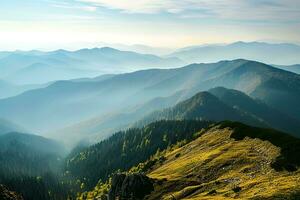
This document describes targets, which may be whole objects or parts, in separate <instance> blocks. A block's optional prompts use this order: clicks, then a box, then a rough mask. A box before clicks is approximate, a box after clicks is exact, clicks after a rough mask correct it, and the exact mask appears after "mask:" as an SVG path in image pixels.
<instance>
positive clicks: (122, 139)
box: [65, 120, 211, 190]
mask: <svg viewBox="0 0 300 200" xmlns="http://www.w3.org/2000/svg"><path fill="white" fill-rule="evenodd" d="M210 124H211V122H207V121H202V122H200V121H185V120H181V121H158V122H154V123H151V124H149V125H147V126H145V127H143V128H140V129H136V128H134V129H128V130H126V131H121V132H117V133H115V134H114V135H113V136H111V137H109V138H108V139H106V140H104V141H102V142H100V143H97V144H95V145H92V146H90V147H87V148H84V149H81V150H79V151H75V152H73V153H71V154H70V155H69V156H68V159H67V161H66V169H65V170H66V171H67V172H68V174H69V175H71V176H73V177H75V179H76V180H80V181H81V182H82V183H83V184H84V186H85V187H84V189H85V190H86V189H91V188H92V187H93V186H95V185H96V183H97V182H98V181H99V179H102V180H107V178H108V177H109V175H111V174H112V173H113V172H115V171H117V170H128V169H130V168H131V167H132V166H134V165H137V164H139V163H140V162H145V161H146V160H147V159H148V158H149V157H150V156H151V155H154V154H155V153H157V151H159V150H164V149H166V148H167V147H168V146H169V145H171V144H177V143H178V142H184V141H189V140H191V139H192V138H193V137H194V135H193V134H194V133H195V132H197V131H200V130H201V129H203V128H207V127H208V126H209V125H210Z"/></svg>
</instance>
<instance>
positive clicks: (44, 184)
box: [0, 132, 66, 200]
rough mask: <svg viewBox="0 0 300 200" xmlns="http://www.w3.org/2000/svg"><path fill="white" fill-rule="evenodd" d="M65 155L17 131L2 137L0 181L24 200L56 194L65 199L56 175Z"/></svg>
mask: <svg viewBox="0 0 300 200" xmlns="http://www.w3.org/2000/svg"><path fill="white" fill-rule="evenodd" d="M65 154H66V151H65V149H64V148H63V147H62V146H61V145H60V144H59V143H57V142H55V141H53V140H50V139H46V138H43V137H40V136H35V135H30V134H23V133H17V132H11V133H6V134H3V135H1V136H0V163H1V165H0V182H1V184H4V185H5V186H7V187H8V188H9V189H11V190H13V191H16V192H17V193H18V194H20V195H22V197H23V198H24V200H35V199H36V200H38V199H45V200H48V199H49V200H50V199H53V198H54V197H55V196H56V195H58V196H60V197H59V198H60V199H62V198H63V197H66V189H65V186H64V185H62V184H61V183H60V181H59V178H58V176H57V173H60V168H61V159H62V158H63V156H64V155H65ZM33 191H35V192H33ZM54 199H55V198H54Z"/></svg>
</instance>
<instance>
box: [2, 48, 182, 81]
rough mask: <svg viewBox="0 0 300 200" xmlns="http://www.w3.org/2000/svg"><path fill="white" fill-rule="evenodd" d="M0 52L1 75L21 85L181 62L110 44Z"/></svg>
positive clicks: (175, 64)
mask: <svg viewBox="0 0 300 200" xmlns="http://www.w3.org/2000/svg"><path fill="white" fill-rule="evenodd" d="M0 55H1V56H0V66H1V67H0V69H1V75H0V79H2V80H6V81H9V82H12V83H16V84H22V85H24V84H41V83H47V82H51V81H56V80H66V79H74V78H82V77H93V76H96V75H101V74H110V73H121V72H129V71H134V70H137V69H145V68H159V67H160V68H170V67H175V66H178V67H179V66H181V65H183V62H182V61H180V60H179V59H177V58H162V57H158V56H155V55H150V54H139V53H136V52H130V51H120V50H117V49H113V48H109V47H103V48H93V49H80V50H77V51H67V50H56V51H52V52H43V51H15V52H4V53H0Z"/></svg>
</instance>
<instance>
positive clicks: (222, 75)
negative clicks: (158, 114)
mask: <svg viewBox="0 0 300 200" xmlns="http://www.w3.org/2000/svg"><path fill="white" fill-rule="evenodd" d="M218 86H222V87H226V88H230V89H236V90H239V91H242V92H244V93H246V94H247V95H249V96H250V97H252V98H256V99H259V100H261V101H263V102H264V103H265V104H267V105H268V106H269V107H271V108H275V109H277V110H278V111H280V112H281V113H283V114H284V115H288V116H290V118H294V119H296V120H300V116H299V113H300V110H299V109H300V108H299V106H298V102H299V101H300V76H299V75H297V74H294V73H291V72H287V71H284V70H280V69H277V68H274V67H271V66H269V65H266V64H263V63H259V62H254V61H248V60H241V59H240V60H233V61H221V62H218V63H211V64H193V65H189V66H186V67H183V68H177V69H152V70H142V71H137V72H133V73H126V74H119V75H115V76H112V77H109V78H107V79H100V80H99V81H97V80H95V81H90V80H82V81H76V80H75V81H59V82H56V83H54V84H52V85H50V86H48V87H46V88H43V89H37V90H32V91H29V92H26V93H23V94H21V95H18V96H16V97H12V98H7V99H2V100H0V117H6V118H7V119H9V120H11V121H14V122H16V123H18V124H20V125H22V126H24V127H25V128H27V129H29V130H32V131H33V132H39V133H41V134H45V130H47V132H54V131H57V130H60V129H61V130H64V129H63V128H65V127H70V126H73V125H74V124H77V123H81V122H83V121H87V122H88V123H90V125H91V127H95V129H93V128H92V129H91V131H86V132H85V130H83V129H82V131H80V132H81V133H83V134H81V133H78V135H82V136H86V134H84V133H87V134H92V135H97V134H100V135H99V138H101V132H102V131H104V132H105V134H106V135H108V134H109V133H108V132H109V131H108V132H106V130H108V129H106V130H105V128H103V129H102V128H101V126H99V127H100V128H99V129H98V128H97V127H98V126H97V124H98V122H99V121H100V123H101V121H102V120H101V119H106V116H121V115H123V114H125V115H123V116H126V117H125V118H126V121H128V122H130V121H134V120H136V119H137V118H141V117H143V116H142V115H138V116H137V118H136V115H135V113H134V112H135V110H134V109H136V108H137V107H139V106H141V105H143V104H145V103H147V102H151V101H152V102H153V101H155V99H156V100H157V99H162V100H163V98H168V97H170V98H169V99H168V100H167V101H165V103H162V104H160V105H159V104H157V105H158V107H157V108H166V107H169V106H172V105H174V103H177V102H179V101H182V100H185V99H187V98H189V97H191V96H193V95H194V94H197V93H198V92H199V91H206V90H209V89H211V88H214V87H218ZM177 94H179V95H177ZM282 102H285V103H284V104H283V103H282ZM74 108H76V109H74ZM144 108H145V109H144V111H145V114H146V113H149V112H152V111H154V110H151V108H154V109H155V107H152V106H148V107H147V105H145V107H144ZM141 109H143V108H141ZM120 121H124V120H120ZM106 122H107V120H106ZM100 123H99V124H100ZM107 124H109V123H107ZM75 126H76V125H75ZM78 126H81V124H79V125H78ZM109 129H110V127H109ZM78 130H80V128H79V129H78ZM110 133H111V132H110ZM61 134H63V132H59V133H57V134H56V136H57V135H58V136H59V135H61ZM75 142H76V141H75Z"/></svg>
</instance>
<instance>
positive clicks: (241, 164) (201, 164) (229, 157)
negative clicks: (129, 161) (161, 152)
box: [145, 124, 300, 199]
mask: <svg viewBox="0 0 300 200" xmlns="http://www.w3.org/2000/svg"><path fill="white" fill-rule="evenodd" d="M239 127H242V128H239ZM258 132H260V133H258ZM246 136H248V138H245V137H246ZM280 137H282V138H285V139H286V140H282V141H281V142H280V143H276V142H275V141H274V140H278V139H279V138H280ZM260 138H261V139H260ZM292 140H293V139H292V138H289V137H288V136H284V135H280V134H279V135H277V133H276V132H274V134H273V133H272V132H270V131H269V130H261V129H253V128H250V127H246V126H243V125H239V124H230V125H229V126H228V125H226V124H224V125H221V126H216V127H214V128H211V129H210V130H208V131H207V132H205V133H204V134H203V135H201V137H199V138H198V139H196V140H194V141H193V142H191V143H189V144H187V145H185V146H183V147H181V148H178V149H175V150H173V151H170V152H168V153H167V154H166V155H165V158H166V160H165V161H164V163H163V164H162V165H158V166H155V167H154V168H153V169H152V170H150V172H148V176H149V177H151V178H153V179H158V180H162V183H161V185H156V186H155V187H154V188H155V190H154V191H153V192H152V193H151V194H150V195H149V196H148V197H147V198H145V199H172V198H173V199H212V198H213V199H250V198H251V199H280V198H282V199H297V198H299V195H300V187H299V184H298V180H299V178H300V174H299V170H298V171H294V170H293V172H289V171H276V170H274V168H272V164H273V163H276V162H277V161H278V159H280V158H282V157H283V158H288V157H285V156H289V155H288V154H286V152H285V149H286V148H288V149H289V150H290V152H289V153H293V154H298V153H299V146H298V145H299V142H300V141H299V140H296V141H292ZM282 145H283V146H285V147H283V146H282ZM286 145H293V148H294V149H291V148H289V147H287V146H286ZM285 162H291V163H294V164H295V166H298V167H299V164H300V163H299V158H297V156H296V155H294V157H293V158H290V160H289V159H287V160H286V161H285ZM285 164H287V163H285Z"/></svg>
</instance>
